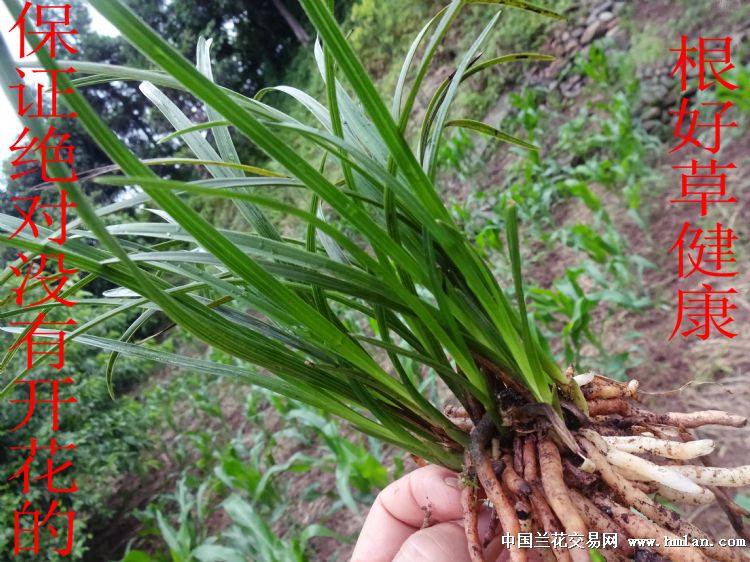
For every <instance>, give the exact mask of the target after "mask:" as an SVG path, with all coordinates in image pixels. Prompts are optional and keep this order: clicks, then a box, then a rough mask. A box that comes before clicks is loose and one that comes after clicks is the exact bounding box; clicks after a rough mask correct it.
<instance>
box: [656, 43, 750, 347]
mask: <svg viewBox="0 0 750 562" xmlns="http://www.w3.org/2000/svg"><path fill="white" fill-rule="evenodd" d="M731 47H732V38H731V37H700V38H699V39H698V46H697V47H696V46H694V45H693V44H692V43H691V41H690V38H688V37H687V36H684V35H683V36H682V37H681V38H680V46H679V47H677V48H673V49H670V51H672V52H674V53H677V62H676V63H675V66H674V68H673V69H672V76H674V77H677V78H678V79H679V80H680V87H681V90H682V92H683V97H682V99H681V103H680V108H679V109H678V110H675V111H672V112H670V113H672V115H674V116H676V124H675V129H674V136H675V138H676V139H677V142H676V143H675V145H674V146H673V147H672V149H671V150H670V153H677V152H680V153H681V155H684V156H685V157H687V158H689V160H688V161H687V162H685V163H683V164H678V165H674V166H672V168H674V169H675V170H678V171H679V173H680V191H679V196H677V197H675V198H673V199H670V202H671V203H672V204H674V205H690V206H691V208H692V209H694V210H695V214H696V215H697V217H698V218H697V220H710V221H711V222H710V223H709V224H706V225H698V224H696V222H691V221H686V222H685V223H684V224H683V225H682V229H681V231H680V233H679V235H678V236H677V238H676V241H675V242H674V244H673V245H672V247H671V248H670V249H669V251H670V253H672V254H673V255H674V256H675V258H676V261H677V275H678V280H679V281H680V282H682V283H685V285H684V286H685V287H687V288H678V291H677V314H676V321H675V326H674V330H673V331H672V334H671V335H670V336H669V339H670V340H672V339H673V338H674V337H675V336H676V335H677V334H679V335H680V336H682V337H683V338H688V337H691V336H692V337H697V338H700V339H702V340H707V339H709V338H711V337H712V336H717V337H725V338H729V339H731V338H734V337H735V336H736V335H737V332H736V327H735V326H733V324H734V317H733V313H734V311H735V310H736V309H737V306H736V305H735V304H734V302H733V301H734V298H735V297H736V295H737V290H736V289H735V288H734V287H732V286H727V284H728V283H731V279H732V278H733V277H735V276H736V275H737V268H736V260H735V257H734V243H735V242H736V241H737V240H738V236H737V235H736V234H735V232H734V231H733V230H732V228H730V227H728V226H727V225H724V224H722V223H721V222H718V221H716V220H715V219H706V218H705V217H711V216H712V214H713V212H715V209H716V206H718V205H735V204H736V203H737V199H736V198H735V197H734V196H733V194H732V189H731V185H728V183H729V182H728V172H731V171H732V170H735V169H736V166H735V164H734V163H733V162H725V161H723V160H722V159H720V158H719V152H720V151H721V147H722V135H725V134H726V132H727V131H728V130H730V129H733V128H736V127H737V122H736V121H734V120H733V119H732V108H733V106H734V104H733V103H732V102H731V101H725V102H718V101H716V102H714V101H708V102H701V103H693V104H692V105H693V106H697V107H691V101H690V100H689V99H688V98H687V97H686V96H685V95H684V94H685V93H686V92H687V90H688V82H689V81H690V80H694V79H697V81H698V84H697V89H698V91H699V92H704V91H709V92H712V93H713V92H715V91H716V90H717V89H719V88H723V89H726V90H735V89H737V85H736V84H733V83H732V82H730V81H729V78H728V76H727V75H726V73H727V72H728V71H730V70H732V69H733V68H734V65H733V64H732V60H731ZM687 283H692V285H687ZM696 285H698V286H696Z"/></svg>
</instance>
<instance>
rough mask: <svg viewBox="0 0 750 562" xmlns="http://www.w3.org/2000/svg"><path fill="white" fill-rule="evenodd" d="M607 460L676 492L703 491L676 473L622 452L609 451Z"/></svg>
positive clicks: (698, 492)
mask: <svg viewBox="0 0 750 562" xmlns="http://www.w3.org/2000/svg"><path fill="white" fill-rule="evenodd" d="M607 460H608V461H609V462H611V463H612V464H613V465H615V466H618V467H621V468H625V469H627V470H630V471H632V472H636V473H638V474H641V475H643V476H646V477H648V479H649V480H653V481H654V482H658V483H659V484H663V485H665V486H668V487H670V488H672V489H674V490H677V491H678V492H685V493H688V494H700V493H701V491H702V490H703V488H701V487H700V486H698V484H696V483H695V482H693V481H692V480H690V479H689V478H688V477H686V476H684V475H682V474H680V473H678V472H675V471H673V470H670V469H669V468H666V467H664V466H659V465H658V464H654V463H652V462H650V461H647V460H646V459H642V458H641V457H636V456H635V455H631V454H630V453H626V452H624V451H618V450H617V449H609V451H607Z"/></svg>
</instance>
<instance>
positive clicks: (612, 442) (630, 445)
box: [604, 435, 714, 460]
mask: <svg viewBox="0 0 750 562" xmlns="http://www.w3.org/2000/svg"><path fill="white" fill-rule="evenodd" d="M604 441H605V442H606V443H607V445H609V446H610V448H612V447H614V448H615V449H618V450H619V451H625V452H626V453H651V454H653V455H659V456H660V457H665V458H668V459H678V460H687V459H694V458H696V457H701V456H703V455H708V454H709V453H711V451H713V450H714V442H713V441H712V440H711V439H700V440H698V441H689V442H687V443H683V442H682V441H667V440H665V439H655V438H653V437H645V436H640V435H637V436H632V437H604Z"/></svg>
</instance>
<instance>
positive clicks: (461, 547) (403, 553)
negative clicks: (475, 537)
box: [393, 521, 471, 562]
mask: <svg viewBox="0 0 750 562" xmlns="http://www.w3.org/2000/svg"><path fill="white" fill-rule="evenodd" d="M393 562H471V558H470V556H469V548H468V546H467V543H466V533H465V532H464V528H463V525H461V524H460V523H456V522H455V521H454V522H450V523H439V524H437V525H435V526H433V527H427V528H426V529H421V530H419V531H416V532H415V533H414V534H412V535H411V536H410V537H409V538H408V539H406V542H404V544H403V546H402V547H401V550H399V551H398V553H397V554H396V557H395V558H394V559H393Z"/></svg>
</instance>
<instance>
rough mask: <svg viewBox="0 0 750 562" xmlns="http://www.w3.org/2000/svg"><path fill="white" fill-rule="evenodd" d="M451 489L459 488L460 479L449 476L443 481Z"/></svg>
mask: <svg viewBox="0 0 750 562" xmlns="http://www.w3.org/2000/svg"><path fill="white" fill-rule="evenodd" d="M443 482H445V483H446V484H447V485H448V486H450V487H451V488H458V478H457V477H456V476H448V477H447V478H445V479H444V480H443Z"/></svg>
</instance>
